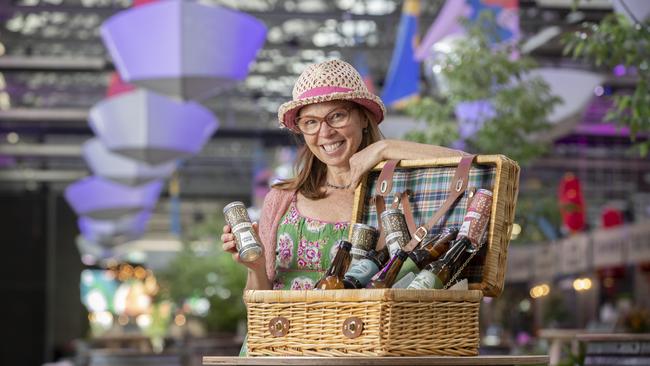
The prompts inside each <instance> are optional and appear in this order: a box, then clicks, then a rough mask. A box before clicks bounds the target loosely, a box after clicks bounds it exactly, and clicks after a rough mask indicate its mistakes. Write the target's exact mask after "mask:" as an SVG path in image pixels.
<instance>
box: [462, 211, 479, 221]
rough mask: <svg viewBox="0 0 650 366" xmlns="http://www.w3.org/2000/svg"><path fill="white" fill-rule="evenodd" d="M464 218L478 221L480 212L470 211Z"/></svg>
mask: <svg viewBox="0 0 650 366" xmlns="http://www.w3.org/2000/svg"><path fill="white" fill-rule="evenodd" d="M465 217H471V218H472V219H477V220H478V219H480V218H481V213H480V212H475V211H470V212H468V213H467V214H465Z"/></svg>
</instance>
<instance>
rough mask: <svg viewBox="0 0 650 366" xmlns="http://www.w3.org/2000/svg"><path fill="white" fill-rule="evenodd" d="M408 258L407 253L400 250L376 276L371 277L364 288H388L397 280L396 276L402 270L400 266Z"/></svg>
mask: <svg viewBox="0 0 650 366" xmlns="http://www.w3.org/2000/svg"><path fill="white" fill-rule="evenodd" d="M407 258H408V253H407V252H405V251H404V250H402V249H400V250H399V251H398V252H397V254H396V255H395V256H393V257H392V258H391V259H390V261H389V262H388V264H386V266H385V267H384V268H383V269H382V270H381V271H379V272H377V274H376V275H374V276H373V277H372V280H370V283H368V285H366V288H390V287H391V286H393V284H394V283H395V280H397V274H398V273H399V271H400V269H401V268H402V264H404V261H405V260H406V259H407Z"/></svg>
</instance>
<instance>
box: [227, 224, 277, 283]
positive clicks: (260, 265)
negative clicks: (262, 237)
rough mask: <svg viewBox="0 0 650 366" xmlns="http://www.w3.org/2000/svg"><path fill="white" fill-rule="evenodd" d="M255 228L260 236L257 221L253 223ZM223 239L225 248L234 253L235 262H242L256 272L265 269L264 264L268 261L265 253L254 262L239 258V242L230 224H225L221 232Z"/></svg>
mask: <svg viewBox="0 0 650 366" xmlns="http://www.w3.org/2000/svg"><path fill="white" fill-rule="evenodd" d="M253 230H255V233H257V234H258V238H259V232H258V230H259V229H258V226H257V223H256V222H254V223H253ZM221 241H222V242H223V245H222V248H223V250H225V251H226V252H229V253H230V254H232V259H233V260H234V261H235V262H238V263H241V264H243V265H244V266H246V267H248V268H250V269H251V270H253V271H255V272H257V271H265V267H264V266H265V263H266V262H265V259H264V253H262V255H261V256H260V257H259V258H257V259H256V260H254V261H252V262H244V261H242V260H241V258H239V251H238V250H237V244H236V243H235V234H233V233H232V229H231V227H230V225H224V227H223V234H221ZM260 244H261V243H260Z"/></svg>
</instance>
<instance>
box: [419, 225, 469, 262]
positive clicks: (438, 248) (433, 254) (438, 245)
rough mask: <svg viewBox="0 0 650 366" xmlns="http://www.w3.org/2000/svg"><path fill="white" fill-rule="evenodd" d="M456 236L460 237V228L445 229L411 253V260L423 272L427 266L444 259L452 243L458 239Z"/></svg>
mask: <svg viewBox="0 0 650 366" xmlns="http://www.w3.org/2000/svg"><path fill="white" fill-rule="evenodd" d="M456 235H458V228H456V227H449V228H445V229H443V230H442V232H440V233H439V234H438V235H436V236H435V237H434V238H433V239H432V240H430V241H428V242H426V243H424V244H423V245H422V246H421V247H419V248H417V249H415V250H414V251H412V252H411V253H409V258H411V260H413V263H415V265H416V266H417V267H418V269H420V270H422V269H423V268H424V267H426V266H427V264H429V263H431V262H433V261H435V260H437V259H438V258H440V257H442V255H443V254H445V252H447V250H449V247H450V246H451V243H452V242H453V241H454V239H456Z"/></svg>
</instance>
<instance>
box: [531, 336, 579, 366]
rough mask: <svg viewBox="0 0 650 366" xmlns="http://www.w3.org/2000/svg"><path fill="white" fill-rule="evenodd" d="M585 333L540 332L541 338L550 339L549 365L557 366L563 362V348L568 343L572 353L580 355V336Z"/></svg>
mask: <svg viewBox="0 0 650 366" xmlns="http://www.w3.org/2000/svg"><path fill="white" fill-rule="evenodd" d="M580 333H584V329H542V330H540V331H539V337H540V338H542V339H548V341H549V343H550V346H549V350H548V353H549V357H550V360H549V365H551V366H556V365H558V364H559V363H560V361H561V360H562V348H563V346H564V345H565V344H566V343H568V344H569V345H570V347H571V352H573V353H578V346H579V345H578V339H577V338H576V337H577V336H578V334H580Z"/></svg>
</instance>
